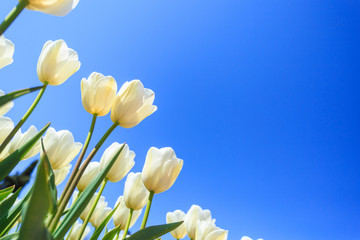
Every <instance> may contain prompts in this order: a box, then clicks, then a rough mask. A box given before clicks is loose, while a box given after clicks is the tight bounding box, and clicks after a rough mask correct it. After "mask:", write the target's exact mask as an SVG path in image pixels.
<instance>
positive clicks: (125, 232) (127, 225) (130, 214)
mask: <svg viewBox="0 0 360 240" xmlns="http://www.w3.org/2000/svg"><path fill="white" fill-rule="evenodd" d="M133 212H134V209H130V213H129V217H128V219H127V222H126V226H125V230H124V234H123V237H122V239H123V240H124V239H125V238H126V235H127V233H128V231H129V227H130V222H131V218H132V215H133Z"/></svg>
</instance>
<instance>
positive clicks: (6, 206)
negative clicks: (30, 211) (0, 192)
mask: <svg viewBox="0 0 360 240" xmlns="http://www.w3.org/2000/svg"><path fill="white" fill-rule="evenodd" d="M20 190H21V188H19V189H18V190H17V191H16V192H15V193H14V194H13V195H11V196H10V197H8V198H7V199H5V200H4V201H3V202H2V203H1V204H0V219H3V218H4V217H5V216H7V214H8V212H9V211H10V208H11V207H12V205H14V203H15V201H16V198H17V197H18V196H19V193H20Z"/></svg>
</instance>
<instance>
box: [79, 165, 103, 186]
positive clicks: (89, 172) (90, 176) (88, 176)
mask: <svg viewBox="0 0 360 240" xmlns="http://www.w3.org/2000/svg"><path fill="white" fill-rule="evenodd" d="M100 171H101V166H100V163H99V162H91V163H89V165H88V166H87V167H86V168H85V171H84V173H83V175H82V176H81V178H80V180H79V182H78V184H77V189H79V191H84V190H85V188H86V187H87V186H88V185H89V184H90V183H91V182H92V180H94V178H95V177H97V176H98V175H99V173H100Z"/></svg>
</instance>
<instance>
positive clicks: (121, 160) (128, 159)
mask: <svg viewBox="0 0 360 240" xmlns="http://www.w3.org/2000/svg"><path fill="white" fill-rule="evenodd" d="M122 146H123V144H120V143H117V142H114V143H113V144H111V145H110V147H108V148H107V149H106V150H105V151H104V154H103V155H102V156H101V159H100V164H101V168H102V169H103V168H105V167H106V165H107V164H108V163H109V162H110V161H111V159H112V158H113V157H114V156H115V154H116V153H117V152H118V151H119V149H120V148H121V147H122ZM134 158H135V153H134V152H133V151H131V150H130V149H129V146H128V145H127V144H125V146H124V148H123V150H122V151H121V153H120V154H119V156H118V157H117V159H116V160H115V163H114V165H113V166H112V167H111V169H110V171H109V172H108V174H107V175H106V178H107V179H108V180H109V181H111V182H118V181H120V180H121V179H123V178H124V177H125V176H126V174H128V172H129V171H130V170H131V168H132V167H133V166H134V165H135V161H134Z"/></svg>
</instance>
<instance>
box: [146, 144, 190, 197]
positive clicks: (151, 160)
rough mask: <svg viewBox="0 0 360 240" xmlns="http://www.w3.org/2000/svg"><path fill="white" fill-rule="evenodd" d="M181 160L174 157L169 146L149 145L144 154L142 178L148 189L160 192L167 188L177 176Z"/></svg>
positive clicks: (181, 164) (181, 163)
mask: <svg viewBox="0 0 360 240" xmlns="http://www.w3.org/2000/svg"><path fill="white" fill-rule="evenodd" d="M182 166H183V160H181V159H179V158H177V157H176V155H175V152H174V150H173V149H172V148H170V147H165V148H161V149H158V148H156V147H151V148H150V149H149V151H148V152H147V155H146V160H145V165H144V167H143V170H142V180H143V182H144V184H145V186H146V188H147V189H148V190H149V191H153V192H154V193H161V192H164V191H166V190H168V189H169V188H170V187H171V186H172V185H173V184H174V182H175V180H176V178H177V177H178V175H179V173H180V171H181V168H182Z"/></svg>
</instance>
